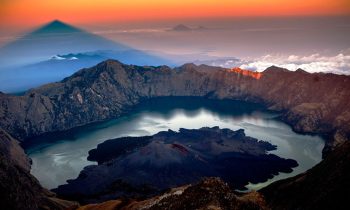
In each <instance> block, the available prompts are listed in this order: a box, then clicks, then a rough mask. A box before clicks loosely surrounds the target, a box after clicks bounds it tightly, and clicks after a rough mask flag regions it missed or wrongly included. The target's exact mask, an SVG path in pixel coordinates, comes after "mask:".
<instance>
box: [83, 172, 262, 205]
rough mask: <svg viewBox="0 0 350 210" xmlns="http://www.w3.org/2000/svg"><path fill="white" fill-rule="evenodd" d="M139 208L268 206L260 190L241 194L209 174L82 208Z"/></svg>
mask: <svg viewBox="0 0 350 210" xmlns="http://www.w3.org/2000/svg"><path fill="white" fill-rule="evenodd" d="M95 209H96V210H98V209H105V210H112V209H121V210H136V209H149V210H150V209H173V210H183V209H184V210H191V209H203V210H204V209H223V210H226V209H227V210H266V209H268V208H267V207H266V204H265V201H264V198H263V197H262V195H260V194H259V193H257V192H251V193H249V194H246V195H243V196H239V195H237V194H236V193H234V192H233V191H232V190H231V189H230V187H229V186H228V185H227V184H226V183H225V182H223V181H222V180H221V179H219V178H205V179H203V180H201V181H200V182H198V183H196V184H194V185H187V186H182V187H178V188H174V189H171V190H169V191H168V192H166V193H164V194H161V195H159V196H156V197H153V198H150V199H148V200H144V201H128V200H123V199H119V200H111V201H107V202H104V203H100V204H90V205H86V206H82V207H80V208H79V209H78V210H95Z"/></svg>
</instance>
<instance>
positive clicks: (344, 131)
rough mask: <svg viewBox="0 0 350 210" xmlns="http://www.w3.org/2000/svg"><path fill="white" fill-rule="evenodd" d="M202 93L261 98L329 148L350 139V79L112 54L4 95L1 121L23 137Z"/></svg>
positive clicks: (23, 138) (251, 99)
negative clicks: (151, 101)
mask: <svg viewBox="0 0 350 210" xmlns="http://www.w3.org/2000/svg"><path fill="white" fill-rule="evenodd" d="M159 96H200V97H208V98H216V99H238V100H244V101H250V102H257V103H262V104H264V105H266V106H267V107H268V108H269V109H272V110H278V111H282V112H283V116H282V119H283V120H284V121H285V122H287V123H289V124H290V125H291V126H292V127H293V129H294V130H296V131H298V132H307V133H317V134H323V135H325V136H326V139H327V145H326V148H325V152H327V151H329V150H330V149H331V148H333V147H334V146H335V145H337V144H339V143H340V142H343V141H345V140H348V139H349V138H350V77H349V76H343V75H334V74H323V73H317V74H316V73H315V74H310V73H307V72H305V71H302V70H297V71H296V72H290V71H288V70H286V69H281V68H277V67H270V68H268V69H266V70H265V71H264V72H263V73H261V74H259V75H258V76H256V75H254V74H248V73H246V72H245V71H237V69H233V70H229V69H223V68H217V67H209V66H204V65H201V66H196V65H193V64H186V65H183V66H181V67H179V68H176V69H171V68H169V67H167V66H160V67H140V66H133V65H125V64H122V63H120V62H118V61H115V60H107V61H105V62H102V63H100V64H98V65H96V66H94V67H92V68H88V69H83V70H80V71H79V72H77V73H75V74H74V75H72V76H71V77H68V78H66V79H64V80H63V81H61V82H57V83H51V84H48V85H44V86H42V87H39V88H36V89H32V90H30V91H28V92H27V93H26V94H25V95H24V96H11V95H6V94H2V93H1V94H0V127H1V128H3V129H4V130H6V131H7V132H9V133H10V134H11V135H12V136H14V137H16V138H17V139H19V140H22V141H23V140H25V139H27V138H30V137H34V136H37V135H41V134H44V133H47V132H52V131H63V130H67V129H71V128H74V127H76V126H80V125H85V124H88V123H92V122H96V121H101V120H106V119H110V118H114V117H118V116H120V115H121V114H123V113H125V112H126V111H127V109H128V108H130V107H131V106H133V105H135V104H137V103H139V102H140V101H141V100H146V99H148V98H153V97H159Z"/></svg>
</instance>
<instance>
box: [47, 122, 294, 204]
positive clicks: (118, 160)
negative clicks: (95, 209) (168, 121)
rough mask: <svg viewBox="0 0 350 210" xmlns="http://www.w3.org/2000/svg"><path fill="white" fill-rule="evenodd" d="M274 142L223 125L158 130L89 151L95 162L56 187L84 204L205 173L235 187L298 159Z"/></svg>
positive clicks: (152, 190) (155, 189)
mask: <svg viewBox="0 0 350 210" xmlns="http://www.w3.org/2000/svg"><path fill="white" fill-rule="evenodd" d="M274 149H276V146H273V145H271V144H270V143H268V142H265V141H258V140H257V139H254V138H252V137H249V136H246V135H245V133H244V130H242V129H240V130H237V131H232V130H229V129H220V128H219V127H213V128H201V129H183V128H181V129H180V131H179V132H175V131H172V130H169V131H163V132H159V133H157V134H155V135H153V136H146V137H123V138H118V139H113V140H107V141H106V142H104V143H101V144H99V145H98V147H97V149H93V150H91V151H90V152H89V154H90V155H89V159H90V160H96V161H98V163H99V165H97V166H92V165H91V166H87V167H85V168H84V170H83V171H81V173H80V174H79V176H78V178H76V179H74V180H68V184H65V185H61V186H59V187H58V188H57V189H54V190H53V191H54V192H56V193H57V194H58V195H60V196H62V197H63V198H66V199H73V200H78V201H81V202H83V203H92V202H96V201H97V202H101V201H106V200H109V199H115V198H118V197H127V198H140V197H141V198H145V197H149V196H152V195H156V194H159V193H161V192H162V191H164V190H166V189H168V188H171V187H176V186H181V185H184V184H190V183H194V182H198V181H199V180H200V179H201V178H202V177H213V176H217V177H221V178H222V179H223V180H224V181H226V182H228V183H229V185H230V186H231V188H232V189H243V188H244V186H245V185H247V184H248V182H251V183H259V182H264V181H266V180H267V179H268V178H271V177H272V176H273V175H274V174H277V173H279V172H291V171H292V168H293V167H296V166H297V165H298V164H297V162H296V161H294V160H291V159H283V158H280V157H278V156H276V155H273V154H267V151H271V150H274Z"/></svg>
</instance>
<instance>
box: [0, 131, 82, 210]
mask: <svg viewBox="0 0 350 210" xmlns="http://www.w3.org/2000/svg"><path fill="white" fill-rule="evenodd" d="M29 170H30V162H29V158H27V157H26V155H25V154H24V151H23V150H22V148H21V147H20V146H19V145H18V143H17V141H16V140H15V139H13V138H12V137H11V136H9V135H8V134H7V133H6V132H5V131H3V130H1V129H0V206H1V209H13V210H16V209H18V210H22V209H28V210H32V209H33V210H36V209H67V208H69V207H78V204H77V203H74V202H70V201H65V200H61V199H58V198H56V197H55V194H54V193H52V192H50V191H48V190H46V189H44V188H42V187H41V186H40V184H39V182H38V181H37V180H36V179H35V178H34V177H33V176H32V175H31V174H30V173H29Z"/></svg>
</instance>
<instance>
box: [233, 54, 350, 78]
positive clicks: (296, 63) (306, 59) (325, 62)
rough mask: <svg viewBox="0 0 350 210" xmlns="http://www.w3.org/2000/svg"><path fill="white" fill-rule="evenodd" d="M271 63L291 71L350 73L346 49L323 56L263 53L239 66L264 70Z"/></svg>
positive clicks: (349, 61)
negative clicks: (335, 53) (263, 54)
mask: <svg viewBox="0 0 350 210" xmlns="http://www.w3.org/2000/svg"><path fill="white" fill-rule="evenodd" d="M273 65H275V66H279V67H282V68H286V69H289V70H291V71H295V70H297V69H299V68H301V69H303V70H305V71H308V72H311V73H313V72H324V73H335V74H346V75H350V52H349V50H346V51H344V52H343V53H339V54H337V55H334V56H323V55H320V54H318V53H316V54H312V55H309V56H297V55H289V56H284V55H265V56H262V57H260V58H258V59H256V60H254V61H243V64H242V65H241V66H240V68H242V69H249V70H254V71H264V70H265V69H266V68H268V67H270V66H273Z"/></svg>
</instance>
